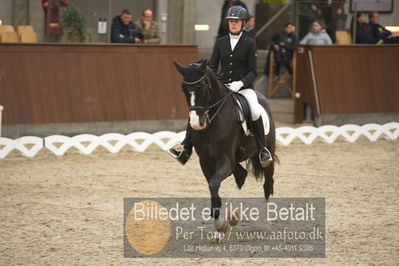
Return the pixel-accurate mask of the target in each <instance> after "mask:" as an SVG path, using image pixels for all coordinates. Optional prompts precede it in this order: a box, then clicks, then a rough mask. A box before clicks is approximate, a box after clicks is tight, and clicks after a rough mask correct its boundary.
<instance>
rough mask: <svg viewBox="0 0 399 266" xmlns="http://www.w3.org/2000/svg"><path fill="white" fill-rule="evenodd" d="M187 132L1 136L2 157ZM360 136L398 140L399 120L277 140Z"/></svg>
mask: <svg viewBox="0 0 399 266" xmlns="http://www.w3.org/2000/svg"><path fill="white" fill-rule="evenodd" d="M184 136H185V131H182V132H179V133H175V132H171V131H161V132H157V133H154V134H149V133H144V132H136V133H131V134H129V135H122V134H117V133H110V134H105V135H101V136H95V135H90V134H82V135H77V136H74V137H67V136H61V135H54V136H49V137H46V138H39V137H21V138H18V139H9V138H0V159H3V158H5V157H6V156H7V155H8V154H9V153H10V152H12V151H13V150H18V151H19V152H21V153H22V155H24V156H27V157H34V156H35V155H36V154H37V153H38V152H39V151H40V150H42V149H47V150H49V151H51V152H52V153H54V154H55V155H57V156H61V155H63V154H65V152H67V151H68V150H69V149H70V148H72V147H73V148H75V149H77V150H78V151H79V152H81V153H83V154H91V153H92V152H93V151H94V150H95V149H96V148H97V147H99V146H102V147H103V148H105V149H107V150H108V151H109V152H111V153H118V152H119V151H120V150H121V149H122V148H123V147H124V146H126V145H129V146H130V147H131V148H132V149H133V150H134V151H138V152H144V151H145V150H146V149H147V148H148V146H150V145H151V144H155V145H158V146H159V147H160V148H161V149H162V150H168V149H169V148H171V147H173V146H174V145H175V144H177V143H179V142H181V141H182V140H183V139H184ZM360 136H364V137H366V138H367V139H369V140H370V141H376V140H378V139H379V138H385V139H388V140H396V139H397V138H398V136H399V123H396V122H392V123H388V124H384V125H378V124H366V125H363V126H358V125H343V126H340V127H337V126H330V125H326V126H321V127H317V128H316V127H311V126H303V127H299V128H289V127H280V128H277V129H276V139H277V142H278V143H280V144H281V145H283V146H288V145H290V144H291V143H292V142H293V141H294V140H296V139H298V140H300V141H302V142H303V143H305V144H312V143H313V142H314V141H315V140H317V139H319V140H321V141H323V142H326V143H334V142H335V141H336V140H337V139H338V138H339V137H343V138H344V140H346V141H348V142H355V141H356V140H357V139H358V138H359V137H360Z"/></svg>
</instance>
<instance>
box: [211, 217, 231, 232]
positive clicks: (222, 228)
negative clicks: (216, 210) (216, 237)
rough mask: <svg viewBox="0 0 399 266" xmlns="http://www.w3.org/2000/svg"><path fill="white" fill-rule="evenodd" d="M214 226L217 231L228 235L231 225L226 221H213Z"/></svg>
mask: <svg viewBox="0 0 399 266" xmlns="http://www.w3.org/2000/svg"><path fill="white" fill-rule="evenodd" d="M213 225H214V226H215V229H216V231H218V232H222V233H226V232H227V228H228V227H229V223H228V222H227V221H226V220H220V219H217V220H215V221H213Z"/></svg>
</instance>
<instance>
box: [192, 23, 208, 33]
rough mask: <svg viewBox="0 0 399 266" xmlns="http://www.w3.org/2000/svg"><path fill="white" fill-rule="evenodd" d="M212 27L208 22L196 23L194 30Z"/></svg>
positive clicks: (204, 29)
mask: <svg viewBox="0 0 399 266" xmlns="http://www.w3.org/2000/svg"><path fill="white" fill-rule="evenodd" d="M210 28H211V27H210V26H209V25H208V24H195V25H194V30H196V31H208V30H209V29H210Z"/></svg>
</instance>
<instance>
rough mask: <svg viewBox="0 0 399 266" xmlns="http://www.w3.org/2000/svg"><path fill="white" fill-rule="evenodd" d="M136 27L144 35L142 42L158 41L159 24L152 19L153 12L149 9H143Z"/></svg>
mask: <svg viewBox="0 0 399 266" xmlns="http://www.w3.org/2000/svg"><path fill="white" fill-rule="evenodd" d="M135 24H136V25H137V27H138V28H139V29H140V30H141V33H142V34H143V35H144V41H143V42H144V43H160V42H161V37H160V36H159V25H158V23H157V22H156V21H154V16H153V12H152V10H151V9H145V10H144V11H143V13H142V14H141V19H139V20H137V21H136V23H135Z"/></svg>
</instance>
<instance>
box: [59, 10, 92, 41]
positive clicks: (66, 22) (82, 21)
mask: <svg viewBox="0 0 399 266" xmlns="http://www.w3.org/2000/svg"><path fill="white" fill-rule="evenodd" d="M62 26H63V31H64V33H66V34H67V38H68V42H69V43H77V42H84V41H85V40H86V37H87V29H86V18H85V17H84V16H83V14H82V12H81V11H80V10H79V9H78V8H77V7H75V6H71V7H68V8H66V9H65V11H64V14H63V22H62Z"/></svg>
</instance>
